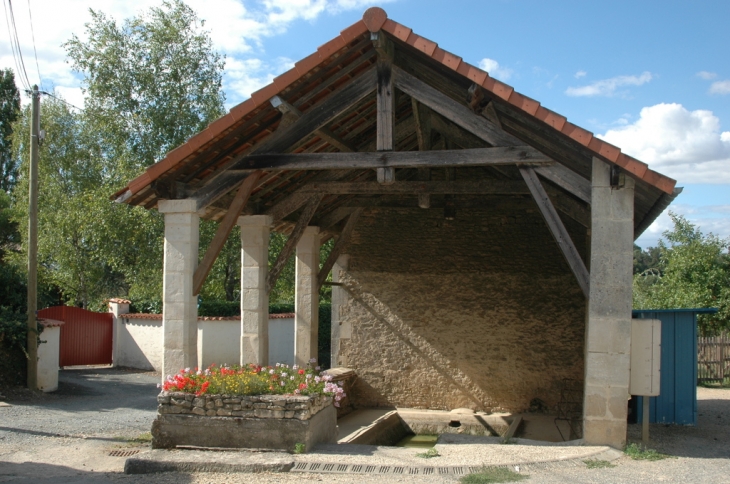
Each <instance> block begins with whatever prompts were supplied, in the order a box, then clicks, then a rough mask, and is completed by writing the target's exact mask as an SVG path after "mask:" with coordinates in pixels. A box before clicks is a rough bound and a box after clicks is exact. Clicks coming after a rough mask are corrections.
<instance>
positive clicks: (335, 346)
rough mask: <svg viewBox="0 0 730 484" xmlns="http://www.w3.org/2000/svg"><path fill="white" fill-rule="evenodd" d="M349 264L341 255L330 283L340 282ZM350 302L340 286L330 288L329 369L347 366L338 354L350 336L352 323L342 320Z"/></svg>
mask: <svg viewBox="0 0 730 484" xmlns="http://www.w3.org/2000/svg"><path fill="white" fill-rule="evenodd" d="M349 263H350V256H349V255H347V254H342V255H340V256H339V257H338V258H337V262H336V263H335V265H334V266H333V267H332V282H342V279H343V275H344V273H345V272H347V267H348V265H349ZM349 300H350V293H349V292H347V291H346V290H345V289H344V288H343V287H341V286H332V359H331V360H330V367H331V368H337V367H339V366H347V357H346V356H343V355H342V354H341V352H340V348H341V345H342V343H343V341H348V340H349V339H350V337H351V336H352V323H351V322H350V321H349V320H347V319H345V318H343V317H342V314H343V311H344V308H345V306H347V304H348V302H349Z"/></svg>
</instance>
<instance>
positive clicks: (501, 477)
mask: <svg viewBox="0 0 730 484" xmlns="http://www.w3.org/2000/svg"><path fill="white" fill-rule="evenodd" d="M528 477H529V476H528V475H526V474H519V473H517V472H515V471H512V470H510V469H505V468H504V467H484V468H482V470H480V471H479V472H475V473H473V474H468V475H466V476H464V477H462V478H461V479H460V480H459V482H461V483H462V484H488V483H492V482H495V483H496V482H517V481H521V480H523V479H527V478H528Z"/></svg>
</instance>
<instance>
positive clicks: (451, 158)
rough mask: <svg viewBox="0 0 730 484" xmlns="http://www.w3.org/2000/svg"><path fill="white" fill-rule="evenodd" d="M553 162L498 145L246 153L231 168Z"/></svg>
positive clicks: (524, 150)
mask: <svg viewBox="0 0 730 484" xmlns="http://www.w3.org/2000/svg"><path fill="white" fill-rule="evenodd" d="M553 163H554V161H553V160H552V159H550V158H549V157H547V156H545V155H543V154H542V153H540V152H539V151H537V150H536V149H534V148H532V147H531V146H501V147H490V148H475V149H468V150H440V151H390V152H382V151H381V152H356V153H283V154H263V155H249V156H247V157H245V158H244V159H242V160H240V161H239V162H238V163H237V164H236V165H234V166H233V167H232V170H332V169H368V168H371V169H375V168H381V167H393V168H407V167H409V168H417V167H429V166H430V167H447V166H454V167H459V166H489V165H514V164H525V165H552V164H553Z"/></svg>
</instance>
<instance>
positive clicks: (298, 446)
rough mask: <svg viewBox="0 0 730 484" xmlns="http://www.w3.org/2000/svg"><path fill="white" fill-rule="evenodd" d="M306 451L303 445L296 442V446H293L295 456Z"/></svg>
mask: <svg viewBox="0 0 730 484" xmlns="http://www.w3.org/2000/svg"><path fill="white" fill-rule="evenodd" d="M306 451H307V447H306V446H305V445H304V444H303V443H301V442H297V443H296V444H294V453H295V454H303V453H305V452H306Z"/></svg>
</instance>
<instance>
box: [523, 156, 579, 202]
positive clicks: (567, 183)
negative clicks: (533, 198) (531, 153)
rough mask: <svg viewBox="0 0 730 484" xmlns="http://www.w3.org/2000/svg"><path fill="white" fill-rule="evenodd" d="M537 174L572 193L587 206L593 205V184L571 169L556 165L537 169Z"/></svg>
mask: <svg viewBox="0 0 730 484" xmlns="http://www.w3.org/2000/svg"><path fill="white" fill-rule="evenodd" d="M535 172H537V174H538V175H540V176H542V177H543V178H545V179H547V180H550V181H551V182H553V183H555V184H556V185H557V186H559V187H560V188H562V189H564V190H565V191H567V192H568V193H572V194H573V195H575V196H576V197H578V198H580V199H581V200H583V201H584V202H586V203H587V204H590V203H591V182H590V181H588V180H586V179H585V178H583V177H582V176H580V175H578V174H577V173H576V172H574V171H573V170H571V169H570V168H566V167H565V166H563V165H561V164H559V163H556V164H555V165H553V166H541V167H537V168H535Z"/></svg>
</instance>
